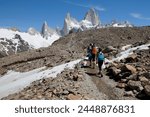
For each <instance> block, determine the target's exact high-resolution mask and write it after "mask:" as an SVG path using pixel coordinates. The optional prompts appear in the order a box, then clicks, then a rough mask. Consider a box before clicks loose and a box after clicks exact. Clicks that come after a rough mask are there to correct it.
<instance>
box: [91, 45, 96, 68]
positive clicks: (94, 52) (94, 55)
mask: <svg viewBox="0 0 150 117" xmlns="http://www.w3.org/2000/svg"><path fill="white" fill-rule="evenodd" d="M96 57H97V47H96V46H95V44H93V46H92V67H93V69H94V68H95V64H96V63H95V61H96Z"/></svg>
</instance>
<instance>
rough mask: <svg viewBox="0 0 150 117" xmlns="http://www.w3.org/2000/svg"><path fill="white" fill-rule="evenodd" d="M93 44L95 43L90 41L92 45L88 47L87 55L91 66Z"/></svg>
mask: <svg viewBox="0 0 150 117" xmlns="http://www.w3.org/2000/svg"><path fill="white" fill-rule="evenodd" d="M92 46H93V44H92V43H90V45H89V46H88V48H87V57H88V60H89V62H90V65H89V66H91V64H92Z"/></svg>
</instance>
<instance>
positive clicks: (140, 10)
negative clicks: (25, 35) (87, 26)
mask: <svg viewBox="0 0 150 117" xmlns="http://www.w3.org/2000/svg"><path fill="white" fill-rule="evenodd" d="M149 6H150V0H0V27H17V28H19V29H21V30H22V31H26V30H27V29H28V28H29V27H34V28H36V29H37V30H39V31H40V30H41V26H42V24H43V22H44V21H47V22H48V25H49V26H50V27H52V28H55V27H57V26H59V27H62V26H63V22H64V18H65V16H66V13H67V12H70V13H71V16H72V17H74V18H76V19H77V20H79V21H80V20H82V19H83V18H84V16H85V13H86V12H87V11H88V10H89V8H90V7H93V8H95V9H96V11H97V13H98V14H99V17H100V20H101V22H102V23H104V24H106V23H109V22H111V20H117V21H125V20H128V21H129V22H131V23H132V24H134V25H138V26H141V25H150V13H149V12H150V7H149Z"/></svg>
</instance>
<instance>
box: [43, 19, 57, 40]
mask: <svg viewBox="0 0 150 117" xmlns="http://www.w3.org/2000/svg"><path fill="white" fill-rule="evenodd" d="M53 34H56V30H54V29H52V28H50V27H49V26H48V24H47V22H46V21H45V22H44V24H43V26H42V31H41V35H42V36H43V37H44V38H46V39H48V38H49V37H51V36H52V35H53Z"/></svg>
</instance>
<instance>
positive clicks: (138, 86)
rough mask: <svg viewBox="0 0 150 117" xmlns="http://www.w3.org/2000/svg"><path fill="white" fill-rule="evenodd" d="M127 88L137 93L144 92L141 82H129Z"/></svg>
mask: <svg viewBox="0 0 150 117" xmlns="http://www.w3.org/2000/svg"><path fill="white" fill-rule="evenodd" d="M127 86H128V87H129V88H130V89H132V90H137V91H141V90H143V86H142V85H141V82H140V81H133V80H129V81H128V83H127Z"/></svg>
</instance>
